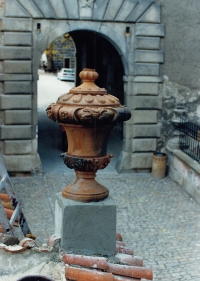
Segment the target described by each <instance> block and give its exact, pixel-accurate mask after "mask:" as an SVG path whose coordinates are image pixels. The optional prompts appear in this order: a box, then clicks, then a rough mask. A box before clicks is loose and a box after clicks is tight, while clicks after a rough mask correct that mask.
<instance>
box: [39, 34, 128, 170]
mask: <svg viewBox="0 0 200 281" xmlns="http://www.w3.org/2000/svg"><path fill="white" fill-rule="evenodd" d="M70 36H71V38H72V40H73V48H74V55H75V57H71V56H65V57H64V56H63V59H62V63H63V67H65V68H72V64H73V61H74V62H75V63H74V68H75V70H76V71H75V73H76V79H75V81H74V82H69V81H59V80H57V73H55V72H50V73H41V71H40V73H39V76H40V79H39V81H38V152H39V154H40V158H41V162H42V166H43V171H44V172H50V171H51V170H52V172H55V169H56V172H62V173H63V172H70V171H71V170H70V169H68V168H66V167H65V165H64V164H63V161H62V159H61V158H60V157H59V154H61V153H62V152H64V149H63V142H62V131H61V129H60V126H59V124H58V123H54V122H52V121H50V120H49V119H48V118H47V116H46V108H47V107H48V105H49V104H51V103H55V102H56V101H57V98H58V97H59V96H60V95H62V94H64V93H67V92H69V90H70V89H71V88H72V87H74V86H78V85H80V84H81V81H80V78H79V73H80V72H81V71H82V69H83V68H92V69H95V70H96V71H97V72H98V73H99V78H98V79H97V80H96V84H97V85H98V86H99V87H101V88H106V90H107V92H108V93H109V94H111V95H114V96H116V97H118V98H119V100H120V102H121V104H123V102H124V92H123V75H124V68H123V64H122V61H121V57H120V55H119V54H118V52H117V50H116V49H115V48H114V46H113V45H112V44H111V43H110V42H109V41H108V40H107V39H106V38H105V37H103V36H102V35H100V34H98V33H96V32H91V31H86V30H81V31H73V32H70ZM56 40H57V39H56ZM53 44H55V43H54V42H53ZM59 52H60V50H59ZM59 52H57V53H56V57H57V58H59ZM61 55H63V54H62V53H61ZM53 65H54V66H55V65H57V66H58V65H59V64H58V62H54V61H53ZM59 68H60V67H59ZM45 97H46V98H45ZM42 99H45V103H44V102H43V104H42V106H40V105H39V102H41V100H42ZM122 136H123V133H122V124H119V125H117V126H116V127H115V128H114V129H113V131H112V133H111V136H110V139H109V143H108V152H109V153H113V154H114V155H115V157H114V159H112V161H111V163H110V164H109V165H108V167H107V168H106V171H107V172H108V171H112V172H113V171H115V165H116V162H117V159H118V157H119V154H120V152H121V150H122ZM66 150H67V148H66ZM66 150H65V151H66Z"/></svg>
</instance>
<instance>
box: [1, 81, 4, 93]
mask: <svg viewBox="0 0 200 281" xmlns="http://www.w3.org/2000/svg"><path fill="white" fill-rule="evenodd" d="M3 93H4V83H2V82H0V95H2V94H3Z"/></svg>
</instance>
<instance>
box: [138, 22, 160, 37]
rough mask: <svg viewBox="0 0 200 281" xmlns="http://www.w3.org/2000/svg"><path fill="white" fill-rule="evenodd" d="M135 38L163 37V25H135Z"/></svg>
mask: <svg viewBox="0 0 200 281" xmlns="http://www.w3.org/2000/svg"><path fill="white" fill-rule="evenodd" d="M135 35H136V36H155V37H163V36H164V25H163V24H148V23H136V25H135Z"/></svg>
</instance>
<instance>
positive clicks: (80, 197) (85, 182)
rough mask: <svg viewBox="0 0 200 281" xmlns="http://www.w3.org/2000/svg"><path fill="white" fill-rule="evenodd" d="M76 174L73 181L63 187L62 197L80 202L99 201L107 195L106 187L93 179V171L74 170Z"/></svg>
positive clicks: (94, 174)
mask: <svg viewBox="0 0 200 281" xmlns="http://www.w3.org/2000/svg"><path fill="white" fill-rule="evenodd" d="M76 176H77V178H76V180H75V182H74V183H72V184H70V185H68V186H66V187H65V188H64V189H63V191H62V196H63V197H65V198H68V199H72V200H76V201H82V202H91V201H101V200H103V199H105V198H106V197H108V195H109V191H108V189H107V188H106V187H105V186H103V185H101V184H99V183H98V182H97V181H96V180H95V176H96V173H95V172H80V171H76Z"/></svg>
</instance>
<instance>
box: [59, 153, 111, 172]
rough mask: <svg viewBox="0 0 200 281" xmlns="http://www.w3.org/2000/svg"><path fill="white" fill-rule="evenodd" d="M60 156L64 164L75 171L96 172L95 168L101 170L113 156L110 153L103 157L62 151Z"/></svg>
mask: <svg viewBox="0 0 200 281" xmlns="http://www.w3.org/2000/svg"><path fill="white" fill-rule="evenodd" d="M61 157H62V158H63V161H64V163H65V165H66V166H67V167H68V168H70V169H74V170H76V171H86V172H96V171H97V170H102V169H104V168H106V167H107V166H108V164H109V163H110V159H111V158H112V157H113V155H112V154H107V155H105V156H103V157H95V158H92V157H91V158H90V157H85V158H83V157H76V156H71V155H69V154H67V153H62V154H61Z"/></svg>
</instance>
